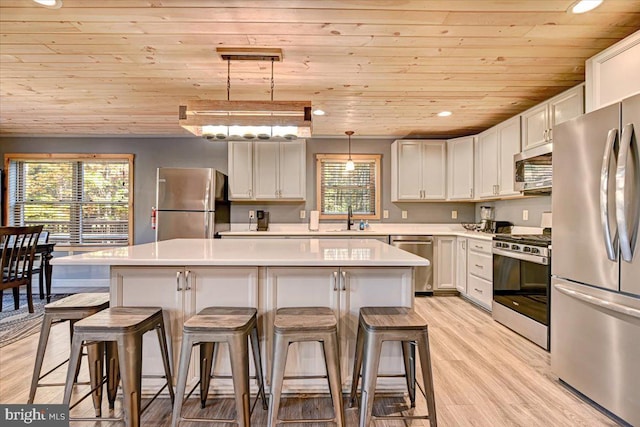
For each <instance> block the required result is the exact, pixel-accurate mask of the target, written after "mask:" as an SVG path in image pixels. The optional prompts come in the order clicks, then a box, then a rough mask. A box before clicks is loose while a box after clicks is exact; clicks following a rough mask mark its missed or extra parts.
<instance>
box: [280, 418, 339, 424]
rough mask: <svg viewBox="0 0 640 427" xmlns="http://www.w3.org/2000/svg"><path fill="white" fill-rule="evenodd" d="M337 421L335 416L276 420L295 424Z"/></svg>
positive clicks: (281, 422)
mask: <svg viewBox="0 0 640 427" xmlns="http://www.w3.org/2000/svg"><path fill="white" fill-rule="evenodd" d="M335 422H336V419H335V418H318V419H313V420H308V419H299V420H278V421H276V424H293V423H300V424H302V423H304V424H310V423H335Z"/></svg>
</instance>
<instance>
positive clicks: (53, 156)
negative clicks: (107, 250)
mask: <svg viewBox="0 0 640 427" xmlns="http://www.w3.org/2000/svg"><path fill="white" fill-rule="evenodd" d="M134 157H135V155H134V154H115V153H5V155H4V174H5V179H4V183H3V194H4V203H3V207H2V209H3V225H6V224H7V223H8V222H9V206H10V203H9V202H10V200H9V197H10V194H9V193H8V191H9V175H8V174H9V168H10V164H11V162H12V161H15V162H19V161H34V160H35V161H37V160H44V161H46V160H52V161H57V160H62V161H65V160H66V161H80V162H83V161H91V160H124V161H127V162H128V163H129V185H128V187H129V188H128V190H129V200H128V203H127V209H128V218H127V222H128V233H127V245H133V236H134V212H133V208H134V202H133V200H134V193H133V188H134ZM61 245H62V246H65V247H67V246H70V247H71V246H72V247H77V248H82V247H91V246H105V247H114V246H126V245H116V244H109V245H107V244H93V243H89V244H81V243H80V244H78V243H71V244H68V243H64V244H61Z"/></svg>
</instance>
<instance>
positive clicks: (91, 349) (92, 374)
mask: <svg viewBox="0 0 640 427" xmlns="http://www.w3.org/2000/svg"><path fill="white" fill-rule="evenodd" d="M87 354H88V356H89V378H90V384H91V388H92V389H94V388H95V389H96V390H95V391H94V392H93V393H92V398H93V407H94V408H95V411H96V417H101V416H102V371H103V369H102V367H103V366H102V365H103V360H104V343H103V342H97V343H95V344H91V345H88V346H87ZM78 365H80V364H78Z"/></svg>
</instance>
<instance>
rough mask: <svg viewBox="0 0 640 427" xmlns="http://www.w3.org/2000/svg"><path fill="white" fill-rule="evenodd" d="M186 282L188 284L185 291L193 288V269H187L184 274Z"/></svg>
mask: <svg viewBox="0 0 640 427" xmlns="http://www.w3.org/2000/svg"><path fill="white" fill-rule="evenodd" d="M184 282H185V284H186V287H185V288H184V290H185V291H190V290H191V270H187V271H186V272H185V274H184Z"/></svg>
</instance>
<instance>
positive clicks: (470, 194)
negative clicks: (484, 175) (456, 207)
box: [469, 188, 473, 199]
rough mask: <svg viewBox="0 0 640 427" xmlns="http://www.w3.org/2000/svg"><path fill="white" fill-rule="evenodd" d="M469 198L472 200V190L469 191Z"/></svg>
mask: <svg viewBox="0 0 640 427" xmlns="http://www.w3.org/2000/svg"><path fill="white" fill-rule="evenodd" d="M469 197H470V198H472V199H473V188H470V189H469Z"/></svg>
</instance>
